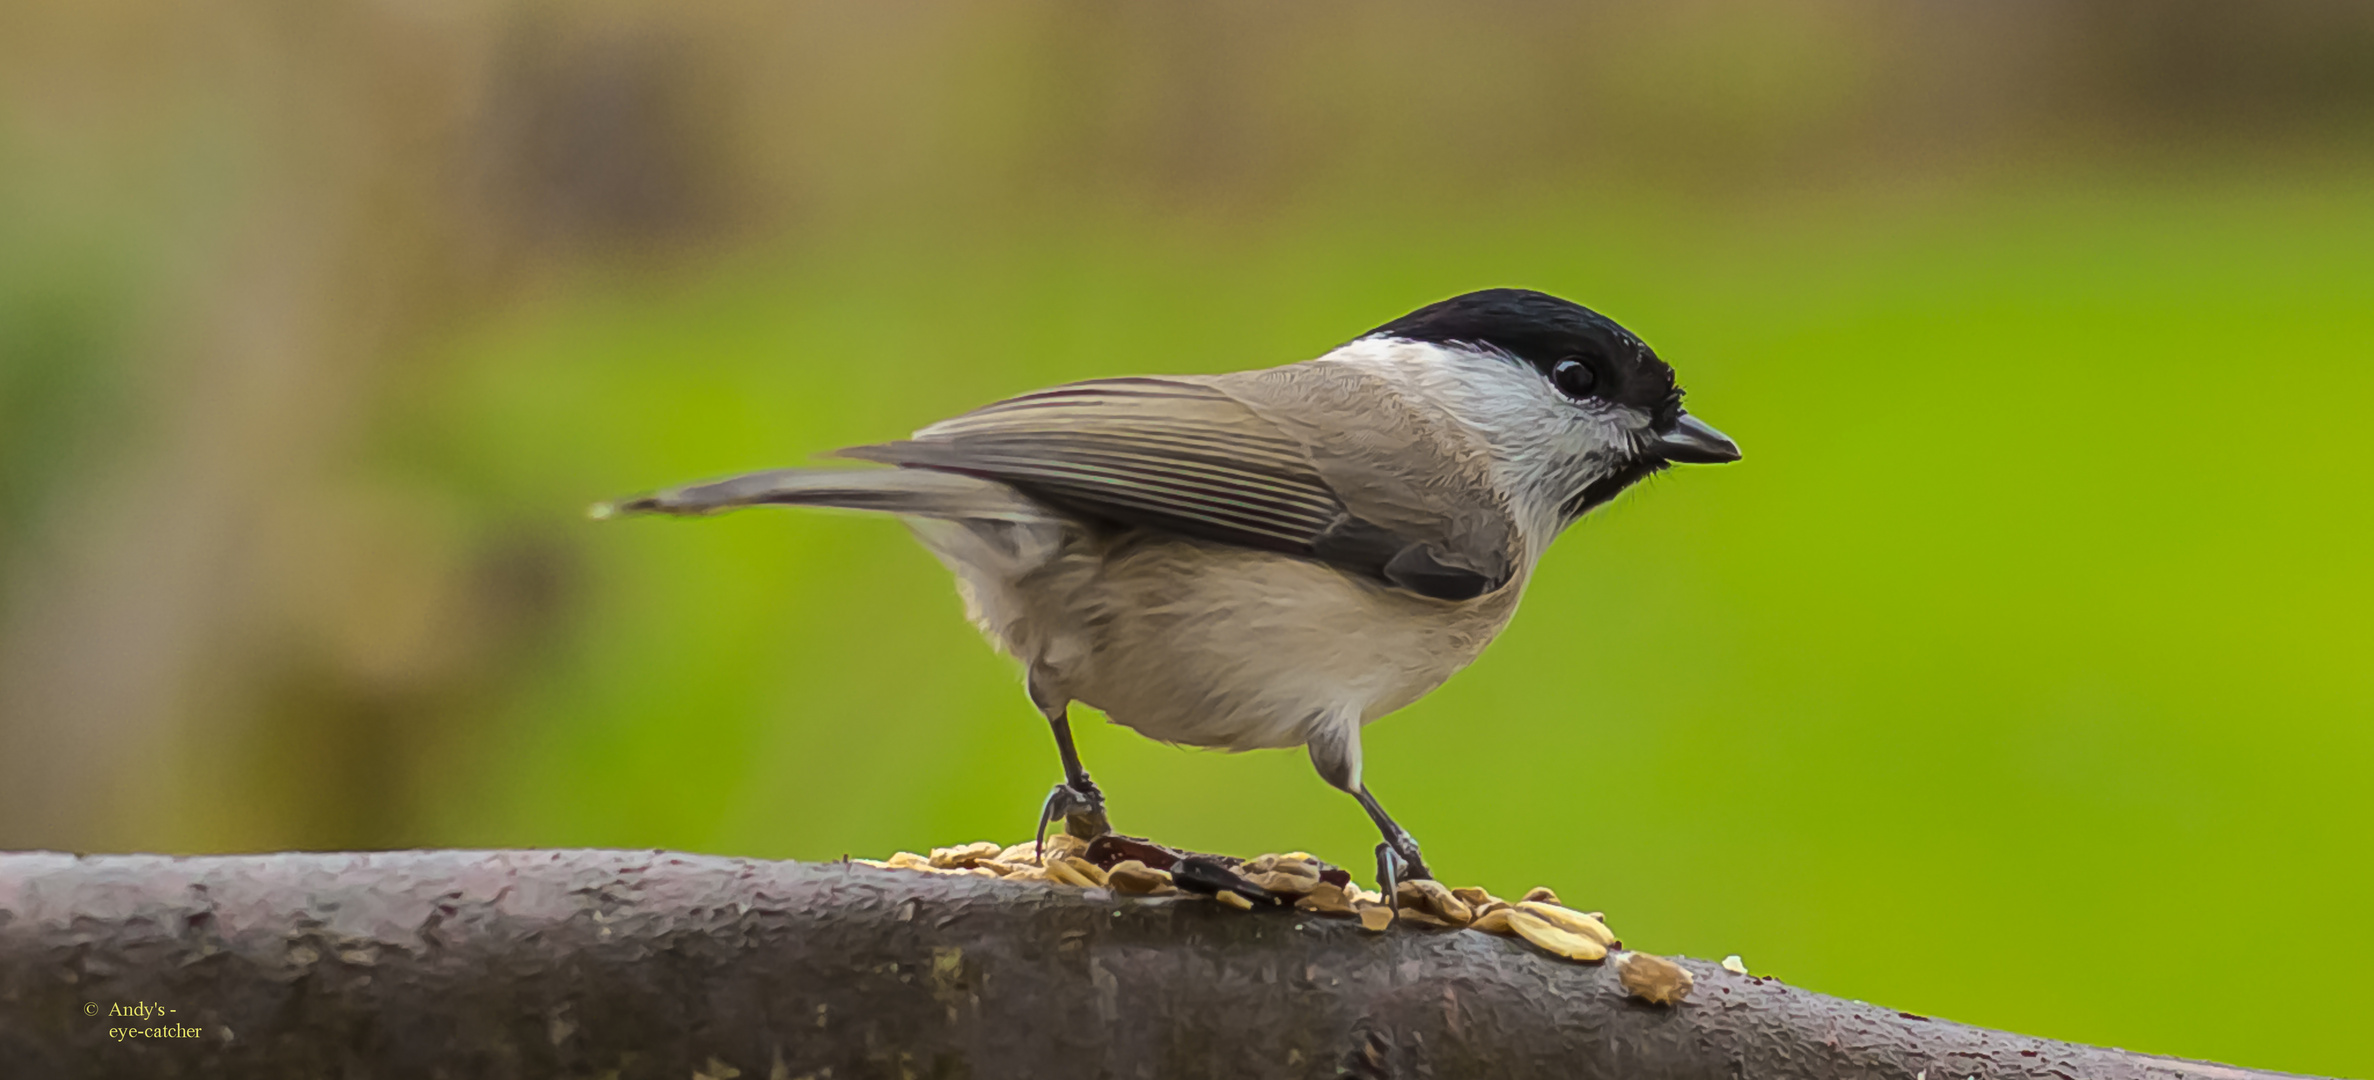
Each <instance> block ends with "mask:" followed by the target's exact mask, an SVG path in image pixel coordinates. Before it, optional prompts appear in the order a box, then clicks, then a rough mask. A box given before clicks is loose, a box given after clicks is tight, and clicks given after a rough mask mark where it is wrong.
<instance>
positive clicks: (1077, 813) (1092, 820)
mask: <svg viewBox="0 0 2374 1080" xmlns="http://www.w3.org/2000/svg"><path fill="white" fill-rule="evenodd" d="M1044 686H1045V680H1044V679H1043V678H1042V677H1041V676H1040V675H1039V674H1038V673H1036V672H1033V673H1032V675H1031V679H1030V697H1031V700H1032V701H1033V702H1036V703H1037V704H1038V706H1039V711H1040V712H1041V713H1043V714H1045V715H1046V717H1047V726H1049V727H1051V728H1053V729H1054V730H1055V749H1056V750H1057V751H1058V752H1060V753H1061V754H1062V755H1063V782H1062V783H1060V784H1057V785H1055V790H1053V791H1050V792H1048V793H1047V804H1046V805H1045V806H1043V807H1040V808H1039V829H1038V834H1037V840H1036V843H1037V845H1038V846H1040V847H1044V846H1045V845H1046V842H1047V824H1048V823H1049V822H1051V821H1054V820H1055V819H1057V818H1062V819H1063V831H1065V832H1068V833H1070V834H1072V835H1073V836H1077V837H1079V838H1080V839H1082V840H1094V839H1096V838H1097V837H1099V836H1103V835H1104V834H1106V833H1109V832H1112V831H1113V826H1112V823H1111V822H1108V821H1106V820H1105V795H1104V792H1101V791H1098V790H1097V789H1096V781H1094V780H1090V779H1089V778H1088V769H1087V767H1086V766H1083V765H1081V764H1080V748H1079V747H1077V746H1075V745H1073V744H1072V722H1071V718H1070V716H1069V715H1068V714H1069V713H1070V710H1071V702H1070V701H1069V700H1068V699H1066V698H1064V697H1063V696H1061V695H1058V694H1052V693H1048V692H1046V691H1045V689H1044Z"/></svg>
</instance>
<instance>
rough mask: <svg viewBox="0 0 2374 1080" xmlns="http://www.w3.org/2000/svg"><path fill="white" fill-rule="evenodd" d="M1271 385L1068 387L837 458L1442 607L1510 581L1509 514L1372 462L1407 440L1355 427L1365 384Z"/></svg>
mask: <svg viewBox="0 0 2374 1080" xmlns="http://www.w3.org/2000/svg"><path fill="white" fill-rule="evenodd" d="M1302 366H1304V365H1294V367H1302ZM1288 370H1291V369H1290V368H1286V369H1272V371H1273V372H1277V371H1288ZM1267 374H1269V373H1265V372H1247V373H1242V374H1241V375H1237V376H1218V377H1187V376H1182V377H1173V378H1125V379H1098V380H1093V381H1090V382H1082V383H1072V384H1070V385H1067V386H1058V387H1054V388H1052V389H1047V390H1041V391H1037V392H1035V393H1029V394H1023V395H1021V396H1019V397H1014V398H1009V399H1007V400H1005V401H1000V402H997V403H996V404H993V405H989V406H985V407H983V408H980V409H976V410H974V411H972V412H969V413H966V414H964V415H962V416H959V417H956V418H954V419H951V420H947V421H943V422H941V423H938V424H934V425H932V426H931V427H928V428H925V429H923V430H922V431H919V432H916V433H915V437H914V438H912V439H908V440H904V441H900V442H893V443H882V444H878V445H873V446H860V447H853V448H851V449H848V450H844V451H842V452H841V453H842V454H843V455H844V456H847V457H854V458H860V459H864V460H869V461H879V462H885V463H888V464H893V465H902V466H908V467H913V468H924V469H934V470H940V471H945V472H955V473H963V474H966V475H970V476H978V477H984V478H987V479H992V480H998V481H1002V482H1004V483H1006V484H1010V485H1012V486H1013V487H1015V488H1017V489H1019V490H1021V491H1022V492H1023V493H1024V494H1027V495H1029V496H1031V497H1032V498H1035V499H1038V500H1040V501H1042V502H1045V503H1048V504H1050V505H1052V506H1054V507H1056V508H1058V509H1060V510H1063V511H1065V512H1067V513H1071V514H1075V515H1079V516H1081V517H1086V518H1091V519H1096V520H1103V521H1109V522H1115V523H1119V524H1124V525H1134V526H1142V527H1147V528H1154V529H1160V530H1165V531H1168V532H1173V533H1178V534H1180V535H1184V536H1190V537H1195V538H1198V539H1202V540H1207V541H1212V542H1217V543H1223V544H1234V545H1238V546H1242V547H1250V548H1259V549H1262V550H1267V551H1278V552H1284V553H1288V554H1293V555H1301V556H1305V557H1308V558H1313V559H1318V560H1321V561H1324V562H1327V563H1330V564H1332V565H1335V566H1337V567H1339V568H1341V569H1344V570H1347V571H1350V572H1353V573H1358V574H1363V575H1366V576H1369V577H1373V578H1375V579H1377V580H1379V581H1382V582H1386V583H1388V584H1391V585H1394V586H1397V587H1399V588H1403V589H1407V590H1409V591H1411V592H1415V593H1418V594H1420V595H1424V596H1431V597H1435V598H1437V599H1445V600H1464V599H1468V598H1471V597H1475V596H1479V595H1482V594H1484V593H1487V592H1490V591H1492V590H1494V589H1497V588H1499V587H1500V586H1501V585H1503V584H1505V583H1506V582H1507V581H1508V579H1509V578H1510V576H1512V566H1513V565H1514V560H1513V557H1512V554H1511V549H1510V546H1509V545H1508V543H1507V542H1506V541H1507V537H1508V535H1509V534H1510V530H1509V529H1508V527H1507V525H1506V521H1507V518H1506V515H1505V513H1500V514H1494V513H1492V512H1490V511H1489V510H1488V508H1471V507H1462V506H1444V505H1440V504H1439V502H1440V501H1439V500H1430V499H1428V498H1426V497H1423V496H1422V495H1418V494H1414V493H1413V492H1414V490H1415V488H1416V487H1417V485H1415V484H1411V483H1409V482H1406V481H1396V480H1395V477H1396V476H1398V475H1401V474H1403V473H1406V472H1411V471H1416V472H1419V473H1421V474H1423V472H1424V470H1426V469H1427V468H1428V467H1429V466H1430V465H1431V464H1433V463H1431V462H1429V461H1427V460H1425V459H1424V458H1420V459H1419V460H1415V461H1408V460H1404V461H1398V462H1396V461H1393V460H1390V459H1388V458H1381V457H1379V456H1378V455H1377V453H1375V451H1377V450H1386V451H1390V450H1392V449H1394V444H1398V443H1400V442H1406V441H1407V439H1406V437H1405V436H1406V433H1405V432H1401V431H1399V430H1397V429H1394V428H1393V427H1392V425H1389V424H1388V425H1386V426H1385V427H1384V428H1382V429H1379V428H1377V427H1376V423H1375V420H1374V418H1373V417H1369V416H1363V415H1358V414H1357V413H1356V412H1355V410H1357V409H1359V408H1361V407H1362V406H1363V405H1373V404H1375V403H1372V402H1363V401H1361V400H1359V399H1358V395H1356V394H1348V393H1345V392H1344V391H1346V390H1352V389H1358V387H1357V386H1356V385H1354V384H1341V385H1338V384H1336V383H1334V382H1331V381H1327V380H1322V381H1321V382H1322V385H1319V386H1318V387H1317V390H1318V391H1319V392H1318V394H1317V396H1316V399H1315V400H1297V399H1296V397H1295V395H1296V394H1297V393H1298V392H1302V391H1306V390H1309V389H1311V387H1307V386H1304V385H1302V383H1303V382H1305V381H1307V380H1296V379H1284V380H1281V379H1276V378H1268V379H1265V378H1262V376H1264V375H1267ZM1371 389H1374V388H1371ZM1303 396H1304V398H1310V397H1311V395H1309V394H1304V395H1303ZM1393 404H1396V405H1397V404H1398V403H1397V402H1396V403H1393ZM1281 416H1284V417H1287V419H1286V420H1285V421H1284V422H1281V421H1280V420H1279V419H1278V418H1279V417H1281ZM1349 422H1356V423H1357V426H1354V427H1351V428H1349V429H1347V428H1346V427H1345V426H1344V425H1345V423H1349ZM1347 431H1350V432H1356V433H1357V434H1355V435H1351V436H1349V437H1347V436H1346V435H1345V432H1347ZM1377 434H1382V435H1383V436H1384V437H1385V441H1384V442H1383V443H1378V442H1377V440H1375V439H1371V438H1369V436H1371V435H1377ZM1371 444H1374V445H1371ZM1403 449H1406V447H1404V448H1403ZM1436 475H1437V476H1439V475H1440V474H1439V473H1438V474H1436ZM1435 486H1446V485H1435ZM1447 486H1451V487H1462V486H1463V485H1456V484H1453V485H1447ZM1464 487H1467V488H1471V489H1472V488H1476V486H1475V485H1464ZM1478 490H1488V489H1478ZM1478 516H1483V517H1491V518H1493V519H1494V520H1496V521H1498V522H1499V523H1500V527H1499V528H1498V529H1497V530H1495V529H1493V528H1491V527H1489V526H1486V527H1480V528H1479V527H1477V525H1476V522H1475V521H1473V520H1470V519H1472V518H1476V517H1478ZM1495 538H1497V539H1495Z"/></svg>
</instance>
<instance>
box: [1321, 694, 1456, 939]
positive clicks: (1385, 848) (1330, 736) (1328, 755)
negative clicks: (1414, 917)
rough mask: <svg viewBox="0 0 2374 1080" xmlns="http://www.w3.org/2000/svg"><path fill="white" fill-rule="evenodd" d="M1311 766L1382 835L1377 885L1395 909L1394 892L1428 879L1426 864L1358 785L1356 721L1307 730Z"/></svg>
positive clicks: (1415, 846)
mask: <svg viewBox="0 0 2374 1080" xmlns="http://www.w3.org/2000/svg"><path fill="white" fill-rule="evenodd" d="M1311 731H1312V734H1311V743H1310V750H1311V766H1312V767H1313V768H1316V769H1318V770H1319V778H1320V779H1322V780H1325V781H1327V782H1328V783H1330V784H1333V785H1335V787H1336V789H1337V790H1339V791H1342V792H1344V793H1346V794H1348V795H1350V796H1352V797H1353V798H1355V799H1358V800H1360V807H1361V809H1363V810H1366V811H1368V819H1369V820H1370V821H1374V822H1376V823H1377V829H1378V830H1379V831H1381V832H1383V833H1384V834H1385V842H1384V843H1382V844H1378V845H1377V884H1378V885H1380V886H1383V887H1384V890H1385V902H1386V903H1389V904H1396V907H1398V906H1399V905H1398V904H1397V903H1396V901H1395V900H1394V899H1393V894H1394V890H1395V888H1396V887H1398V886H1399V885H1400V884H1401V883H1402V882H1404V881H1410V880H1415V879H1417V878H1432V877H1433V876H1434V875H1433V874H1432V873H1430V872H1428V871H1427V869H1426V860H1424V859H1421V858H1419V857H1418V842H1417V841H1416V840H1413V839H1411V838H1410V834H1409V830H1407V829H1404V828H1402V827H1401V826H1399V825H1397V824H1394V822H1393V817H1392V815H1390V814H1387V813H1385V808H1384V806H1383V805H1381V804H1379V803H1378V802H1377V797H1376V796H1375V795H1373V794H1371V793H1370V792H1369V790H1368V785H1366V784H1363V783H1361V782H1360V721H1359V719H1358V718H1357V717H1347V718H1342V719H1339V720H1337V721H1336V722H1333V723H1316V724H1313V725H1312V727H1311Z"/></svg>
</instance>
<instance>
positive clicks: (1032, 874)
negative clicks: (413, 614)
mask: <svg viewBox="0 0 2374 1080" xmlns="http://www.w3.org/2000/svg"><path fill="white" fill-rule="evenodd" d="M1006 880H1007V881H1046V880H1048V877H1047V871H1046V870H1044V869H1042V868H1040V867H1036V866H1017V867H1015V868H1013V869H1011V870H1008V871H1006Z"/></svg>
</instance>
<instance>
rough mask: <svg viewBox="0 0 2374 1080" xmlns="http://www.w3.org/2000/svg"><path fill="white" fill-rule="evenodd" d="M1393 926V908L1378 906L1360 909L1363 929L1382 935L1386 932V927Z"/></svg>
mask: <svg viewBox="0 0 2374 1080" xmlns="http://www.w3.org/2000/svg"><path fill="white" fill-rule="evenodd" d="M1391 925H1393V909H1392V908H1389V907H1386V906H1384V905H1383V904H1377V905H1374V906H1370V907H1364V908H1361V909H1360V928H1361V929H1363V930H1367V931H1370V932H1372V933H1379V934H1381V933H1384V932H1385V928H1386V927H1388V926H1391Z"/></svg>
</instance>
